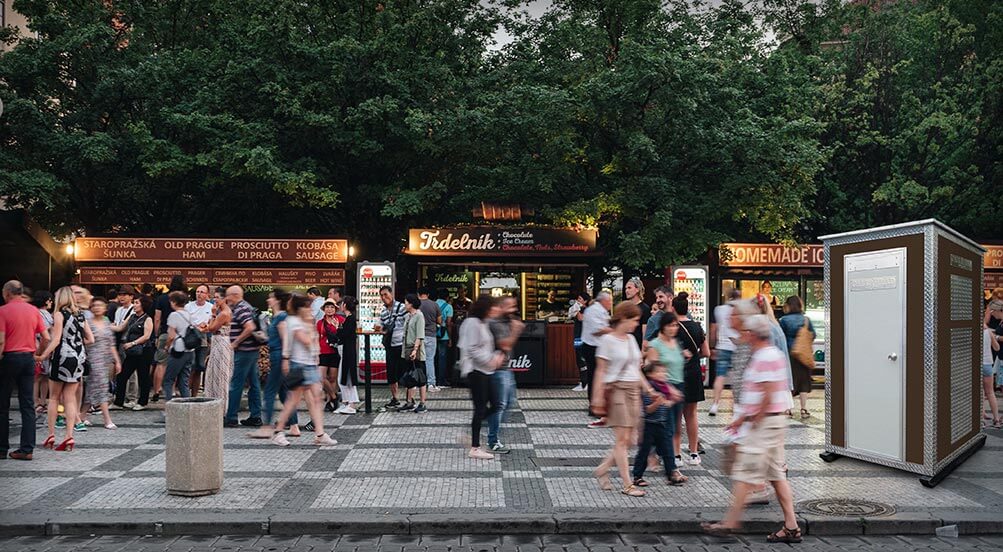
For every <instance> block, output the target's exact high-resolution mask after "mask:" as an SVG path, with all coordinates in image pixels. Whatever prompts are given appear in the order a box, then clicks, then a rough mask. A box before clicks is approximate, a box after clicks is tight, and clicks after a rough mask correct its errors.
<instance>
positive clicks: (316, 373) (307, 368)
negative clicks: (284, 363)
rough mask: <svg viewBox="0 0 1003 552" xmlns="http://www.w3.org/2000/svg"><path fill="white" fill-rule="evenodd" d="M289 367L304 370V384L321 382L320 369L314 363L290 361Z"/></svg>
mask: <svg viewBox="0 0 1003 552" xmlns="http://www.w3.org/2000/svg"><path fill="white" fill-rule="evenodd" d="M289 368H290V369H291V368H299V369H301V370H303V385H304V386H307V385H316V384H318V383H320V370H318V369H317V367H316V366H314V365H312V364H300V363H298V362H290V363H289Z"/></svg>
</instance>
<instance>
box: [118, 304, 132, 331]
mask: <svg viewBox="0 0 1003 552" xmlns="http://www.w3.org/2000/svg"><path fill="white" fill-rule="evenodd" d="M130 314H132V303H129V305H128V306H125V307H123V306H121V305H119V307H118V309H116V310H115V325H116V326H121V325H122V322H124V321H125V319H126V318H128V317H129V315H130Z"/></svg>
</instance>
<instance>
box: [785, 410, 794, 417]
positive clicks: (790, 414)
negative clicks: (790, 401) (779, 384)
mask: <svg viewBox="0 0 1003 552" xmlns="http://www.w3.org/2000/svg"><path fill="white" fill-rule="evenodd" d="M784 414H786V415H787V417H788V418H793V417H794V411H793V410H785V411H784Z"/></svg>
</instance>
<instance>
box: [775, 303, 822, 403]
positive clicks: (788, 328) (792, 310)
mask: <svg viewBox="0 0 1003 552" xmlns="http://www.w3.org/2000/svg"><path fill="white" fill-rule="evenodd" d="M784 312H785V313H786V314H784V315H783V316H781V317H780V321H779V324H780V329H781V330H782V331H783V332H784V337H786V338H787V339H786V341H787V361H788V362H790V365H791V375H792V377H793V379H794V389H793V390H792V394H793V395H794V396H795V397H798V400H800V401H801V419H802V420H804V419H806V418H810V417H811V412H809V411H808V395H810V394H811V368H810V367H808V366H805V365H804V364H801V362H800V361H799V360H798V359H797V358H795V357H794V355H793V354H791V351H793V350H794V340H795V339H797V337H798V332H800V331H801V328H806V329H807V330H808V331H809V332H810V333H811V338H812V341H814V340H815V327H814V326H812V324H811V320H810V319H809V318H808V317H807V316H805V315H804V304H803V303H802V302H801V298H800V297H797V296H795V295H792V296H790V297H788V298H787V301H785V302H784Z"/></svg>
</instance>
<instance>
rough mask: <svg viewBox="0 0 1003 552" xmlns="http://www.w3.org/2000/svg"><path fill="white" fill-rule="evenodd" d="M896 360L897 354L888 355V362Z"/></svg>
mask: <svg viewBox="0 0 1003 552" xmlns="http://www.w3.org/2000/svg"><path fill="white" fill-rule="evenodd" d="M898 359H899V355H898V353H889V354H888V360H890V361H892V362H895V361H896V360H898Z"/></svg>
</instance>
